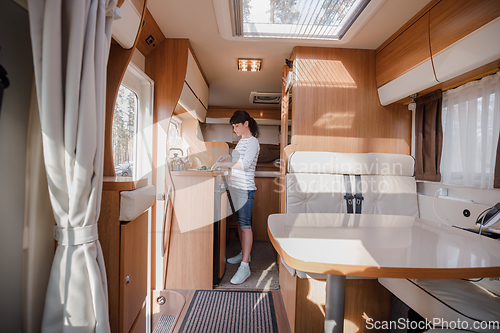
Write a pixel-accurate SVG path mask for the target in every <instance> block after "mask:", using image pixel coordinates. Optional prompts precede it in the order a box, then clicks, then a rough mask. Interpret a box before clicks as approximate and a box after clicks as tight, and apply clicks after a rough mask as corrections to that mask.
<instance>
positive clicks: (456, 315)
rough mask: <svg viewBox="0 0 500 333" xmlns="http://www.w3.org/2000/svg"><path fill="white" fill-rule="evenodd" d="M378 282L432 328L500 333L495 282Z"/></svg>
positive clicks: (499, 315)
mask: <svg viewBox="0 0 500 333" xmlns="http://www.w3.org/2000/svg"><path fill="white" fill-rule="evenodd" d="M379 282H380V283H381V284H382V285H383V286H384V287H386V288H387V289H388V290H389V291H390V292H392V293H393V294H394V295H396V296H397V297H398V298H399V299H400V300H402V301H403V302H404V303H406V304H407V305H408V306H409V307H411V308H412V309H413V310H414V311H416V312H417V313H418V314H420V315H421V316H422V317H424V318H425V319H426V320H427V321H429V322H433V321H436V324H437V325H436V326H441V327H444V328H447V327H450V326H451V325H457V323H462V326H458V327H456V326H452V328H453V327H456V328H468V330H469V331H470V332H500V296H499V293H498V290H493V288H492V287H495V284H497V283H498V282H497V281H488V280H486V281H480V282H477V283H475V282H471V281H466V280H421V279H418V280H406V279H379ZM439 322H441V323H442V322H447V323H449V324H450V326H443V324H441V325H439ZM481 322H483V323H482V324H481ZM488 323H489V325H490V326H489V327H488V326H487V325H488ZM495 325H497V326H495ZM474 327H476V328H474ZM481 327H483V328H481Z"/></svg>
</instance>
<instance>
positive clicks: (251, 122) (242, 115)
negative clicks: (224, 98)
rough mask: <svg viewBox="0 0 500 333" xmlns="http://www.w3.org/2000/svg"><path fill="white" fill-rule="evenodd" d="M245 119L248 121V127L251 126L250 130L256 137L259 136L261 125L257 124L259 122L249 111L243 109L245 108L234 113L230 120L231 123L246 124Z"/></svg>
mask: <svg viewBox="0 0 500 333" xmlns="http://www.w3.org/2000/svg"><path fill="white" fill-rule="evenodd" d="M245 121H248V128H250V132H251V133H252V135H253V136H254V137H256V138H258V137H259V125H257V122H256V121H255V119H253V118H252V117H250V115H249V114H248V112H246V111H243V110H238V111H235V112H234V113H233V116H232V117H231V119H230V120H229V123H230V124H244V123H245Z"/></svg>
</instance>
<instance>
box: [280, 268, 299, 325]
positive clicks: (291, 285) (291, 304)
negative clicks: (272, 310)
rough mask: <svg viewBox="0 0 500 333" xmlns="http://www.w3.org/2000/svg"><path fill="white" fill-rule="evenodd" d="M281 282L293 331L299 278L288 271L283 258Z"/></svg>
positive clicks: (289, 322) (282, 295) (282, 293)
mask: <svg viewBox="0 0 500 333" xmlns="http://www.w3.org/2000/svg"><path fill="white" fill-rule="evenodd" d="M279 282H280V291H281V297H282V299H283V304H284V305H285V311H286V314H287V317H288V324H289V325H290V328H291V331H292V332H295V311H296V293H297V278H296V277H295V276H292V275H291V274H290V273H289V272H288V271H287V269H286V267H285V266H284V265H283V263H282V262H281V260H279Z"/></svg>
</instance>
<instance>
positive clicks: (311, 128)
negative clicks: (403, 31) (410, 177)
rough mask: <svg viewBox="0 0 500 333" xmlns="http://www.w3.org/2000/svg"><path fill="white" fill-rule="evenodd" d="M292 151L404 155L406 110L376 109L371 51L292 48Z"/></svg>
mask: <svg viewBox="0 0 500 333" xmlns="http://www.w3.org/2000/svg"><path fill="white" fill-rule="evenodd" d="M293 54H294V75H295V79H296V82H295V84H294V87H293V100H292V103H293V110H296V112H293V113H292V146H293V148H294V150H309V151H313V150H315V151H335V152H354V153H366V152H381V153H382V152H383V153H398V154H409V153H410V146H411V140H410V137H411V112H409V111H408V109H407V108H406V107H405V106H404V105H401V104H399V105H396V104H392V105H390V106H387V107H383V106H381V105H380V102H379V99H378V95H377V91H376V81H375V51H372V50H357V49H337V48H315V47H296V48H294V53H293Z"/></svg>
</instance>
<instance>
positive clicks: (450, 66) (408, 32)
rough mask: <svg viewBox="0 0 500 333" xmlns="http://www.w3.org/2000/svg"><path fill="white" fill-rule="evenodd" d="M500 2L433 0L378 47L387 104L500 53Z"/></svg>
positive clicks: (379, 81) (379, 79) (379, 77)
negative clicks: (499, 40)
mask: <svg viewBox="0 0 500 333" xmlns="http://www.w3.org/2000/svg"><path fill="white" fill-rule="evenodd" d="M499 16H500V1H497V0H482V1H469V0H440V1H432V2H431V3H430V4H429V5H428V6H427V7H426V8H424V9H423V10H422V11H421V12H420V13H419V14H417V15H416V16H415V17H414V18H413V19H412V20H410V21H409V22H408V23H407V24H406V25H405V26H404V27H403V28H401V29H400V30H399V31H398V32H397V33H396V34H394V35H393V37H391V38H389V39H388V40H387V41H386V42H385V43H384V44H382V45H381V46H380V47H379V48H378V49H377V54H376V57H375V62H376V80H377V90H378V94H379V98H380V103H381V104H382V105H388V104H391V103H393V102H396V101H398V100H401V99H402V98H405V97H407V96H409V95H411V94H414V93H417V92H420V91H422V90H424V89H427V88H430V87H432V86H435V85H437V84H439V83H440V82H444V81H446V80H449V79H452V78H454V77H457V76H459V75H461V74H464V73H466V72H469V71H471V70H473V69H476V68H478V67H481V66H483V65H486V64H489V63H491V62H493V61H495V60H498V59H499V58H500V44H499V43H498V34H499V33H500V18H499Z"/></svg>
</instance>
